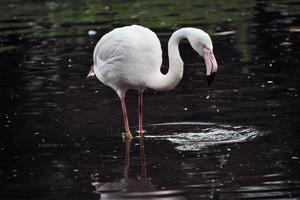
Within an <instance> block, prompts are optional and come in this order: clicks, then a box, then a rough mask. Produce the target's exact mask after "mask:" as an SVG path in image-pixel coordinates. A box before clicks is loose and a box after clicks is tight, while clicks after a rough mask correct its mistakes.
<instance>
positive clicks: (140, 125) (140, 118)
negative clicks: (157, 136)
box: [138, 91, 145, 135]
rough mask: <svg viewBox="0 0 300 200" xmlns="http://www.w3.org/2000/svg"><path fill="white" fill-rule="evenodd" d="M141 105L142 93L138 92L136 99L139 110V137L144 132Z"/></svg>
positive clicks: (142, 101) (142, 100)
mask: <svg viewBox="0 0 300 200" xmlns="http://www.w3.org/2000/svg"><path fill="white" fill-rule="evenodd" d="M143 103H144V96H143V91H142V92H139V97H138V104H139V105H138V110H139V130H138V133H139V134H140V135H141V134H143V133H144V132H145V131H144V129H143Z"/></svg>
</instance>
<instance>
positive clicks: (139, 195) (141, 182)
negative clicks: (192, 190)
mask: <svg viewBox="0 0 300 200" xmlns="http://www.w3.org/2000/svg"><path fill="white" fill-rule="evenodd" d="M138 139H139V146H140V161H141V176H139V177H137V178H129V173H128V171H129V168H130V147H131V140H126V142H125V166H124V178H123V179H120V180H119V181H115V182H110V183H104V184H101V183H100V182H99V181H95V182H94V183H92V184H93V186H94V187H95V189H96V193H97V194H99V196H100V199H101V200H102V199H123V198H126V199H170V198H171V199H172V200H181V199H185V198H184V197H183V196H181V194H182V193H183V192H182V191H181V190H161V191H159V190H157V189H156V188H155V187H154V185H153V184H152V182H151V178H149V177H147V165H146V158H145V150H144V149H145V148H144V137H143V135H141V136H140V137H139V138H138Z"/></svg>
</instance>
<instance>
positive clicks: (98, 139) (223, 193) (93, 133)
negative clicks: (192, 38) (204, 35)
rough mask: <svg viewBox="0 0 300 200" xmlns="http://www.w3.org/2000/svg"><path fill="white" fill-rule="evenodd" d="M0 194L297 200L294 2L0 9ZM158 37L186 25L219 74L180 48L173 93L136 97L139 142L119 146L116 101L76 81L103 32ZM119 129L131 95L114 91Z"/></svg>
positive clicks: (92, 84)
mask: <svg viewBox="0 0 300 200" xmlns="http://www.w3.org/2000/svg"><path fill="white" fill-rule="evenodd" d="M0 10H1V12H0V65H1V68H0V77H1V78H0V132H1V134H0V199H3V200H12V199H39V200H40V199H43V200H46V199H47V200H48V199H72V200H73V199H99V198H100V196H99V195H101V199H123V198H127V199H147V198H148V199H150V198H152V199H300V192H299V191H300V171H299V167H300V160H299V158H300V151H299V144H300V136H299V131H300V126H299V114H300V113H299V89H300V87H299V83H300V81H299V77H300V70H299V58H300V53H299V45H300V43H299V41H300V40H299V39H300V34H299V31H298V30H299V28H300V27H299V24H300V21H299V19H300V18H299V15H300V3H299V2H298V1H296V0H288V1H283V0H274V1H260V0H257V1H254V0H247V1H241V2H237V1H233V0H232V1H231V0H230V1H178V2H176V3H174V1H164V2H161V1H100V2H99V1H93V0H90V1H83V0H77V1H74V2H73V1H67V0H63V1H30V0H27V1H17V0H12V1H8V0H4V1H1V2H0ZM133 23H134V24H141V25H144V26H147V27H149V28H151V29H152V30H153V31H155V32H156V33H157V35H158V37H159V39H160V40H161V43H162V48H163V52H164V53H163V58H164V61H163V69H162V70H163V71H164V72H166V71H167V66H168V60H167V41H168V39H169V37H170V35H171V34H172V32H173V31H175V30H177V29H178V28H181V27H186V26H192V27H197V28H202V29H204V30H206V31H207V32H208V33H209V34H210V35H211V36H212V39H213V42H214V53H215V55H216V58H217V60H218V63H219V65H220V71H219V73H218V74H217V76H216V78H215V81H214V83H213V84H212V86H211V87H209V88H207V86H206V80H205V73H204V60H203V59H202V58H201V57H199V56H198V55H197V54H196V53H195V52H193V50H192V49H191V47H190V45H189V44H188V43H187V41H183V42H182V43H181V45H180V51H181V56H182V58H183V60H184V62H185V71H184V77H183V79H182V81H181V82H180V84H179V85H178V86H177V87H176V89H175V90H173V91H171V92H164V93H157V92H154V91H152V90H147V91H146V92H145V110H144V119H145V129H146V130H147V132H146V135H145V138H144V139H142V138H139V137H137V138H134V139H133V140H132V141H131V143H126V142H123V141H122V138H121V132H122V130H123V123H122V115H121V108H120V102H119V99H118V97H117V95H116V94H115V93H114V92H113V90H111V89H110V88H108V87H106V86H104V85H102V84H100V82H99V81H97V80H96V79H92V80H87V79H86V78H85V77H86V74H87V72H88V70H89V66H90V65H91V64H92V52H93V48H94V46H95V44H96V43H97V41H98V40H99V39H100V38H101V36H102V35H104V34H105V33H107V32H109V31H110V30H112V29H113V28H116V27H120V26H123V25H129V24H133ZM127 104H128V110H129V118H130V125H131V127H132V132H134V131H135V130H136V129H137V127H136V126H137V124H138V123H137V92H136V91H129V93H128V95H127Z"/></svg>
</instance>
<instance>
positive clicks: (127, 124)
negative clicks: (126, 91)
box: [121, 97, 132, 140]
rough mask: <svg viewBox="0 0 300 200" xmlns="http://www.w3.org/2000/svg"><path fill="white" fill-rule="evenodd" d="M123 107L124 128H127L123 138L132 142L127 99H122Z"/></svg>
mask: <svg viewBox="0 0 300 200" xmlns="http://www.w3.org/2000/svg"><path fill="white" fill-rule="evenodd" d="M121 105H122V112H123V118H124V126H125V133H123V137H124V139H125V140H130V139H131V138H132V136H131V133H130V130H129V123H128V116H127V109H126V103H125V97H122V98H121Z"/></svg>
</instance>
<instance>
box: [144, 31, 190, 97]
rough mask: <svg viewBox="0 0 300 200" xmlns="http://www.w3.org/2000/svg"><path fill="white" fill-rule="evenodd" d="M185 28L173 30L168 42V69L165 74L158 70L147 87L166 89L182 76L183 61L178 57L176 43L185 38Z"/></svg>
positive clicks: (171, 87) (175, 83) (176, 82)
mask: <svg viewBox="0 0 300 200" xmlns="http://www.w3.org/2000/svg"><path fill="white" fill-rule="evenodd" d="M187 34H188V33H187V31H186V29H179V30H178V31H175V32H174V33H173V34H172V36H171V38H170V40H169V43H168V55H169V70H168V73H167V74H162V73H161V72H160V71H159V72H156V74H155V75H154V76H153V78H152V79H151V81H150V83H149V84H148V87H149V88H151V89H154V90H156V91H168V90H172V89H174V88H175V87H176V85H177V84H178V83H179V81H180V80H181V79H182V76H183V61H182V59H181V57H180V53H179V49H178V45H179V42H180V41H181V40H182V39H184V38H187V36H188V35H187Z"/></svg>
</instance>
